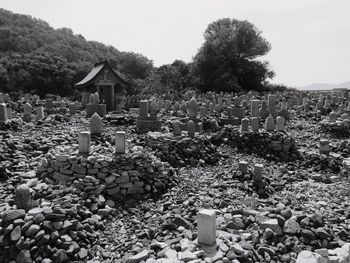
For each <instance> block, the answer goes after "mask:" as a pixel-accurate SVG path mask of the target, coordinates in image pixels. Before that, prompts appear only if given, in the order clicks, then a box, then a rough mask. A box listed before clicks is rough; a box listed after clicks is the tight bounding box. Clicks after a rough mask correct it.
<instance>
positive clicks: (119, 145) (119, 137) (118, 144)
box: [115, 131, 126, 154]
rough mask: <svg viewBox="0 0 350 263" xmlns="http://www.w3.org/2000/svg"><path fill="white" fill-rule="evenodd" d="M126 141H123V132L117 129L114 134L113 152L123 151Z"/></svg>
mask: <svg viewBox="0 0 350 263" xmlns="http://www.w3.org/2000/svg"><path fill="white" fill-rule="evenodd" d="M125 147H126V141H125V132H124V131H117V132H116V134H115V153H116V154H117V153H121V154H124V153H125Z"/></svg>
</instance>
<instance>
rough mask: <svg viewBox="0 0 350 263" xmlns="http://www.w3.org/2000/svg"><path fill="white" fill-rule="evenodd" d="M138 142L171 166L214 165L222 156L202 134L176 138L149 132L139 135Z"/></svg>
mask: <svg viewBox="0 0 350 263" xmlns="http://www.w3.org/2000/svg"><path fill="white" fill-rule="evenodd" d="M138 143H139V144H140V145H143V146H147V147H150V148H152V150H153V151H155V155H156V156H158V157H159V158H160V159H161V160H162V161H164V162H168V163H170V164H171V165H172V166H173V167H181V166H186V165H191V166H197V165H214V164H217V163H218V161H219V160H220V158H221V157H223V156H222V154H221V153H220V152H219V151H218V149H217V147H216V146H215V145H213V144H212V143H211V142H210V140H208V139H207V138H205V137H204V136H197V137H194V138H188V137H185V138H180V139H178V138H172V137H171V136H156V133H149V134H147V135H145V136H143V137H140V141H139V142H138Z"/></svg>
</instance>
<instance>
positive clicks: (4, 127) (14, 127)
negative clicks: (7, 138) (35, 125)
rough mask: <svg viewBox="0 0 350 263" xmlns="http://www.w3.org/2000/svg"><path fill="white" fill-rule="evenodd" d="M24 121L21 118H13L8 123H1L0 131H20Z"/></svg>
mask: <svg viewBox="0 0 350 263" xmlns="http://www.w3.org/2000/svg"><path fill="white" fill-rule="evenodd" d="M22 123H23V121H22V119H20V118H13V119H9V120H7V121H0V131H9V130H10V131H18V130H20V128H21V125H22Z"/></svg>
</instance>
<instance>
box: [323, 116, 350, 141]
mask: <svg viewBox="0 0 350 263" xmlns="http://www.w3.org/2000/svg"><path fill="white" fill-rule="evenodd" d="M319 126H320V130H321V131H322V132H324V133H329V134H332V135H333V136H334V137H336V138H348V137H350V121H348V120H343V121H337V122H327V121H321V122H320V123H319Z"/></svg>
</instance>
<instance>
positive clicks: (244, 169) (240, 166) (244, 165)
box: [238, 161, 248, 174]
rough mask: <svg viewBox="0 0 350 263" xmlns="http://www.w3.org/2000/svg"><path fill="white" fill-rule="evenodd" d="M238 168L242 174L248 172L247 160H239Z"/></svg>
mask: <svg viewBox="0 0 350 263" xmlns="http://www.w3.org/2000/svg"><path fill="white" fill-rule="evenodd" d="M238 170H239V171H240V172H241V173H242V174H246V173H247V172H248V162H246V161H240V162H239V163H238Z"/></svg>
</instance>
